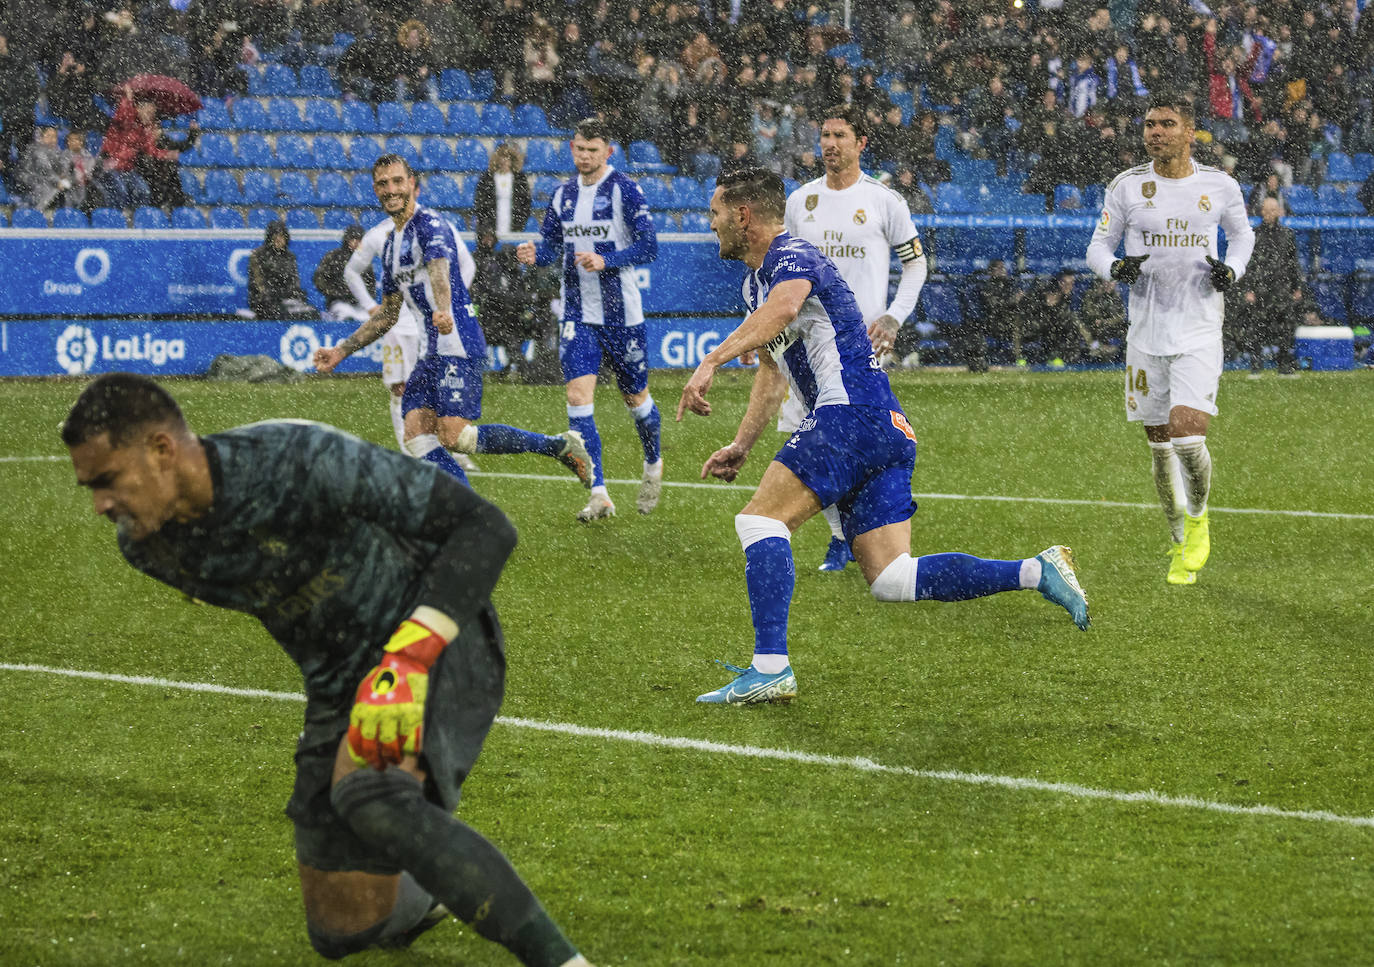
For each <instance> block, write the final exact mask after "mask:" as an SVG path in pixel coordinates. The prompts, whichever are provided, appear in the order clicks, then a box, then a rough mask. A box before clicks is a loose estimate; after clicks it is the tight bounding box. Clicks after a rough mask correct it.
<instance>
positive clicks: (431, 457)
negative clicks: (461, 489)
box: [420, 447, 472, 487]
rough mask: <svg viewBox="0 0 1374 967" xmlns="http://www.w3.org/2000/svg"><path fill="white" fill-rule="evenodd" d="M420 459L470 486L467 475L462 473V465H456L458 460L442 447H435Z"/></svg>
mask: <svg viewBox="0 0 1374 967" xmlns="http://www.w3.org/2000/svg"><path fill="white" fill-rule="evenodd" d="M420 459H421V460H427V461H429V462H430V463H432V464H434V465H435V466H437V467H438V468H439V469H440V470H442V471H443V472H444V473H446V474H448V475H449V476H450V477H457V478H458V481H459V483H465V484H467V485H468V486H469V487H471V486H472V484H471V483H468V475H467V474H465V473H463V468H462V467H460V466H458V461H457V460H455V459H453V455H452V454H450V453H449V452H448V451H447V450H445V449H444V448H443V447H435V448H434V449H433V450H430V451H429V452H428V453H426V454H425V455H424V456H422V457H421V458H420Z"/></svg>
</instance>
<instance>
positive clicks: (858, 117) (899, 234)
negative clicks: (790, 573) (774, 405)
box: [778, 104, 926, 571]
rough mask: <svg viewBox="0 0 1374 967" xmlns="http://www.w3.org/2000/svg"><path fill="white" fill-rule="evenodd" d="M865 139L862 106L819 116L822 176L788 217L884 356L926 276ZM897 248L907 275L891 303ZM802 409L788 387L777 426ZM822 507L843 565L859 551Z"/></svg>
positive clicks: (790, 204)
mask: <svg viewBox="0 0 1374 967" xmlns="http://www.w3.org/2000/svg"><path fill="white" fill-rule="evenodd" d="M867 144H868V126H867V121H866V120H865V118H864V114H863V111H862V110H861V109H859V108H857V107H855V106H854V105H852V104H839V105H836V106H834V107H832V108H830V109H829V110H827V111H826V113H825V116H824V117H823V118H822V119H821V156H822V161H823V162H824V164H825V176H824V177H822V178H817V179H815V180H814V181H809V182H807V183H806V184H804V185H802V186H801V187H800V188H798V189H797V190H796V191H794V192H792V194H791V195H789V196H788V198H787V212H786V215H785V217H784V220H783V224H784V226H785V227H786V229H787V231H788V233H789V234H791V235H794V236H796V237H798V238H804V239H806V240H807V241H808V242H810V243H811V244H813V245H815V246H816V247H817V248H818V249H820V250H821V252H822V253H824V254H825V255H826V256H827V257H828V258H829V259H830V261H832V262H834V263H835V267H836V268H837V269H839V270H840V277H841V278H842V279H844V280H845V282H847V283H848V284H849V288H850V290H851V291H853V293H854V298H855V299H856V300H857V301H858V303H859V310H860V311H861V312H862V313H863V317H864V323H865V325H867V326H868V338H869V340H870V341H871V342H872V343H873V352H874V353H875V354H877V356H878V358H879V359H881V358H882V357H883V355H884V354H886V353H888V352H890V351H891V350H892V346H893V343H894V342H895V340H896V338H897V330H898V329H899V328H900V327H901V325H902V323H903V322H904V321H905V320H906V318H907V317H908V316H909V315H911V310H913V309H915V308H916V299H917V297H918V296H919V295H920V294H921V286H922V285H923V284H924V283H925V280H926V259H925V254H924V253H923V251H922V249H921V239H920V236H919V235H917V233H916V229H915V228H914V227H913V226H912V224H911V209H910V207H909V206H908V205H907V203H906V199H904V198H903V197H902V196H901V195H899V194H897V193H896V192H895V191H893V190H892V189H890V188H888V187H887V186H886V185H884V184H882V182H880V181H878V180H877V179H876V178H873V177H870V176H869V175H866V174H864V172H863V170H862V169H861V168H860V167H859V156H860V155H861V154H862V153H863V150H864V147H865V146H866V145H867ZM894 251H895V252H896V253H897V258H898V259H899V260H900V261H901V264H902V275H901V279H900V281H899V282H898V283H897V291H896V293H895V294H894V296H893V298H892V302H891V303H890V304H889V302H888V299H887V291H888V277H889V275H890V274H891V264H892V256H891V253H892V252H894ZM804 416H806V407H805V405H804V404H803V403H802V401H801V400H799V399H797V398H796V397H795V396H793V395H792V394H790V393H789V394H788V396H787V398H786V399H785V400H784V401H783V404H782V409H781V410H780V411H779V412H778V429H779V430H781V431H782V432H784V433H791V432H792V431H794V430H795V429H796V428H797V424H798V423H800V422H801V421H802V418H803V417H804ZM823 513H824V514H825V519H826V521H827V522H828V523H829V524H830V546H829V548H828V549H827V550H826V554H825V560H824V561H822V562H821V566H820V570H822V571H843V570H844V568H845V565H847V564H848V563H849V562H850V561H852V560H854V555H853V554H852V553H851V552H850V549H849V544H848V543H847V542H846V541H845V539H844V532H843V530H842V529H841V527H840V512H839V510H837V509H836V508H835V507H833V506H832V507H827V508H825V510H824V511H823Z"/></svg>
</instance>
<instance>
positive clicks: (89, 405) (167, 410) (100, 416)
mask: <svg viewBox="0 0 1374 967" xmlns="http://www.w3.org/2000/svg"><path fill="white" fill-rule="evenodd" d="M169 424H170V425H172V426H175V427H177V428H180V429H185V428H186V418H185V417H183V416H182V415H181V407H179V406H177V401H176V400H174V399H172V394H171V393H168V392H167V391H166V390H165V389H163V388H162V387H161V386H159V385H158V384H157V383H155V382H153V381H152V380H151V379H149V378H148V377H147V376H140V375H138V374H136V373H105V374H104V375H102V376H97V377H96V378H95V379H94V380H92V381H91V384H90V385H89V386H87V387H86V388H85V389H84V390H82V391H81V395H80V396H78V397H77V398H76V402H75V403H74V404H72V409H71V412H70V413H68V414H67V418H66V419H65V420H64V421H62V442H63V443H64V444H66V445H67V446H68V447H74V446H77V445H79V444H82V443H85V442H86V441H87V440H90V439H92V438H94V437H98V436H100V435H101V434H102V433H108V434H109V435H110V446H112V447H121V446H125V445H126V444H128V443H130V442H132V441H133V440H134V438H135V437H137V436H138V434H139V432H140V431H141V430H144V429H146V428H148V427H151V426H167V425H169Z"/></svg>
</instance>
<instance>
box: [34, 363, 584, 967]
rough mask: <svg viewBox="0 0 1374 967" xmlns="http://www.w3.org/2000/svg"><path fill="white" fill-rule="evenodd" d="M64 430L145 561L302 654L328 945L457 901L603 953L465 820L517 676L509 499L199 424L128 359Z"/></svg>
mask: <svg viewBox="0 0 1374 967" xmlns="http://www.w3.org/2000/svg"><path fill="white" fill-rule="evenodd" d="M61 433H62V442H63V443H64V444H66V446H67V448H68V451H69V453H70V456H71V461H72V466H73V468H74V469H75V471H76V481H77V483H78V484H79V485H80V486H82V487H86V488H88V489H89V490H90V491H91V497H92V500H93V503H94V509H95V512H96V513H97V514H100V515H101V516H104V517H107V518H109V519H110V520H112V521H113V522H114V523H115V525H116V527H117V531H118V535H117V536H118V542H119V549H120V552H121V553H122V554H123V555H124V557H125V559H126V560H128V562H129V563H130V564H131V565H132V566H133V567H134V568H135V569H137V570H139V571H141V572H143V573H144V574H147V575H149V576H150V577H153V578H155V579H157V580H159V581H162V582H163V583H165V584H168V585H171V586H172V587H174V588H178V589H179V590H181V591H183V592H184V593H186V594H188V595H191V596H194V597H195V598H197V599H199V600H201V601H204V602H207V603H209V604H213V605H217V606H219V607H223V608H229V609H231V610H235V611H242V612H244V613H246V614H250V615H253V616H254V617H256V618H257V619H258V620H259V621H261V622H262V624H263V626H264V628H266V630H267V632H268V633H269V634H270V635H271V636H272V637H273V638H274V639H275V640H276V641H277V643H278V644H280V645H281V646H282V648H283V649H284V650H285V651H286V652H287V654H289V655H290V656H291V658H292V659H293V660H294V661H295V662H296V663H297V665H299V666H300V669H301V673H302V675H303V676H304V678H305V693H306V707H305V725H304V730H303V731H302V732H301V734H300V738H299V740H298V741H297V744H296V755H295V759H296V781H295V787H294V789H293V791H292V794H291V798H290V800H289V802H288V803H287V807H286V812H287V815H288V816H290V817H291V820H292V822H293V824H294V827H295V847H296V858H297V861H298V864H299V872H300V878H301V895H302V897H303V899H304V901H305V917H306V928H307V931H308V933H309V936H310V942H311V944H312V945H313V946H314V948H315V949H316V950H317V951H319V952H320V953H321V954H323V955H324V956H325V957H329V958H331V959H337V958H340V957H343V956H345V955H347V954H350V953H354V952H356V951H360V950H364V949H366V948H368V947H403V946H407V945H409V944H410V943H411V941H413V940H414V939H415V937H416V936H418V935H419V934H420V933H421V932H423V931H424V930H427V929H429V928H430V927H432V926H434V925H435V924H437V923H438V922H440V921H441V920H442V919H443V918H444V916H446V915H447V914H448V913H450V912H451V913H453V914H454V915H455V916H457V917H459V918H461V919H462V920H464V921H465V922H467V923H469V924H471V925H472V928H473V929H474V930H475V931H476V932H477V933H479V934H481V935H482V936H483V937H486V938H487V939H489V940H494V941H496V942H497V943H500V944H502V945H504V946H505V947H507V948H508V949H509V950H510V951H511V952H512V953H514V954H515V955H516V956H517V957H518V958H519V959H520V961H521V962H522V963H524V964H528V965H535V967H555V965H566V967H587V961H586V960H585V958H583V957H582V956H581V955H580V954H578V952H577V950H576V948H574V947H573V945H572V944H571V943H570V942H569V941H568V940H567V939H566V938H565V937H564V936H563V934H562V933H561V932H560V931H559V929H558V927H557V926H556V925H555V924H554V922H553V921H552V920H551V919H550V918H549V916H548V914H547V913H545V911H544V909H543V907H542V906H541V905H540V903H539V901H538V900H537V899H536V898H535V896H534V894H533V893H531V892H530V889H529V888H528V887H527V886H526V885H525V884H524V883H523V882H522V881H521V879H520V877H519V875H518V874H517V873H516V872H515V870H514V869H513V868H512V867H511V865H510V863H509V862H508V861H507V860H506V858H505V857H504V856H503V855H502V854H501V852H500V851H499V850H498V849H497V848H496V847H495V846H494V845H492V844H491V843H490V842H488V841H487V840H486V839H484V838H483V837H482V836H481V835H480V834H479V833H478V832H477V831H476V830H474V829H472V828H471V827H469V826H468V825H466V824H465V823H463V822H462V821H460V820H459V819H457V818H456V817H455V816H454V815H453V810H454V809H455V807H456V806H457V804H458V800H459V796H460V792H461V786H462V783H463V780H464V779H465V778H466V777H467V775H468V773H469V772H470V771H471V769H472V767H473V764H474V763H475V762H476V760H477V756H478V753H479V752H480V751H481V748H482V743H483V741H484V740H485V738H486V735H487V732H488V730H489V729H490V727H491V724H492V721H493V720H494V719H495V717H496V714H497V711H498V710H499V708H500V705H501V696H502V691H503V688H504V680H505V649H504V639H503V637H502V633H501V626H500V624H499V622H498V620H497V616H496V611H495V609H494V608H493V606H492V603H491V593H492V589H493V588H494V587H495V586H496V582H497V579H498V578H499V577H500V575H501V570H502V568H503V567H504V566H505V563H506V559H507V557H508V556H509V555H510V552H511V550H512V548H514V546H515V529H514V527H512V526H511V523H510V521H509V520H507V519H506V517H505V516H504V515H503V514H502V513H501V511H500V510H498V509H497V508H496V507H494V506H492V505H491V504H489V503H487V502H486V501H484V500H483V499H482V498H480V497H478V496H477V495H476V494H475V493H474V492H473V491H472V490H471V489H469V488H468V487H463V486H460V485H459V484H458V483H457V482H456V481H455V480H453V479H450V478H449V477H447V476H446V475H444V474H443V473H441V472H440V471H439V470H438V469H436V468H435V467H430V466H423V465H418V464H417V463H416V462H414V461H411V460H408V459H406V458H405V457H404V456H402V455H401V454H398V453H396V452H394V451H391V450H385V449H382V448H381V447H376V446H372V445H371V444H368V443H364V442H363V441H361V440H359V439H357V438H356V437H353V436H350V435H348V434H346V433H343V432H341V431H339V430H336V429H334V428H333V427H329V426H325V425H323V424H319V423H310V422H306V421H303V420H285V421H270V422H264V423H255V424H252V425H250V426H243V427H238V428H236V429H231V430H227V431H225V432H223V433H215V434H210V435H208V436H197V435H196V434H195V433H193V432H192V431H191V430H190V428H189V427H188V426H187V425H186V422H185V419H184V418H183V416H182V414H181V410H180V408H179V407H178V406H177V403H176V401H175V400H174V399H173V398H172V397H171V395H170V394H168V393H167V391H166V390H164V389H163V388H162V387H161V386H159V385H158V384H157V383H155V382H153V381H152V380H151V379H148V378H147V377H144V376H136V375H132V374H128V373H112V374H108V375H104V376H100V377H98V378H97V379H95V380H93V381H92V382H91V383H90V385H89V386H87V387H86V389H85V390H84V391H83V392H82V393H81V395H80V397H79V398H78V399H77V401H76V403H75V405H74V406H73V407H72V409H71V412H70V413H69V414H68V416H67V419H66V422H65V423H63V425H62V429H61ZM341 468H342V469H345V470H346V471H347V472H341Z"/></svg>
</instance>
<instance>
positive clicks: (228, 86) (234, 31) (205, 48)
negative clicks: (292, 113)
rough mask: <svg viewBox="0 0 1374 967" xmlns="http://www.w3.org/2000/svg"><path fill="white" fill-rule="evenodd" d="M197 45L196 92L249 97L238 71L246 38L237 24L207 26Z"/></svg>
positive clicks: (225, 22)
mask: <svg viewBox="0 0 1374 967" xmlns="http://www.w3.org/2000/svg"><path fill="white" fill-rule="evenodd" d="M331 36H332V34H331ZM193 43H194V45H195V48H196V50H197V51H199V56H197V57H196V58H195V59H194V60H193V61H192V62H191V87H192V88H194V89H195V90H196V91H197V92H198V93H200V94H202V95H204V96H205V97H221V98H228V97H234V96H236V95H241V94H246V93H248V78H247V75H245V74H244V73H243V71H241V70H239V69H238V62H239V54H240V52H241V51H242V49H243V37H242V35H241V34H240V33H239V25H238V23H237V22H236V21H233V20H219V19H215V20H213V21H212V22H203V23H202V25H201V27H200V28H199V29H198V30H197V31H195V32H194V36H193Z"/></svg>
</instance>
